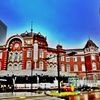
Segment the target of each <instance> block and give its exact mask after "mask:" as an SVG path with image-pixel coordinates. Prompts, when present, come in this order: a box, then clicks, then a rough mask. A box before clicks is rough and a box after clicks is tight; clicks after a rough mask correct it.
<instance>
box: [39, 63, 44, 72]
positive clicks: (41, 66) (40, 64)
mask: <svg viewBox="0 0 100 100" xmlns="http://www.w3.org/2000/svg"><path fill="white" fill-rule="evenodd" d="M39 68H40V69H42V70H43V61H40V63H39Z"/></svg>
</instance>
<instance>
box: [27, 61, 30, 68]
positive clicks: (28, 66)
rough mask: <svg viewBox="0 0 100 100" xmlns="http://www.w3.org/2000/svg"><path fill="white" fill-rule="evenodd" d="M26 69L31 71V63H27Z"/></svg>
mask: <svg viewBox="0 0 100 100" xmlns="http://www.w3.org/2000/svg"><path fill="white" fill-rule="evenodd" d="M26 69H31V61H27V63H26Z"/></svg>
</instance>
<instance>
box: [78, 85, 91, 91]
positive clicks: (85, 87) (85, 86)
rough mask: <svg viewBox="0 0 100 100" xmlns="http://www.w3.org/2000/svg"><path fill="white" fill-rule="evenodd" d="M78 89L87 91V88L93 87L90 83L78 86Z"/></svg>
mask: <svg viewBox="0 0 100 100" xmlns="http://www.w3.org/2000/svg"><path fill="white" fill-rule="evenodd" d="M77 90H79V91H87V90H91V87H90V86H88V85H83V86H81V85H80V86H78V87H77Z"/></svg>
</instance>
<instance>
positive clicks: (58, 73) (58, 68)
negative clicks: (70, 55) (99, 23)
mask: <svg viewBox="0 0 100 100" xmlns="http://www.w3.org/2000/svg"><path fill="white" fill-rule="evenodd" d="M54 57H56V56H54ZM54 57H51V58H49V57H48V58H44V59H43V60H49V59H52V58H54ZM59 57H60V55H59V48H57V65H58V67H57V76H58V93H60V79H59V77H60V62H59Z"/></svg>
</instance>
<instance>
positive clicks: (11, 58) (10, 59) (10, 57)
mask: <svg viewBox="0 0 100 100" xmlns="http://www.w3.org/2000/svg"><path fill="white" fill-rule="evenodd" d="M12 60H13V53H9V61H12Z"/></svg>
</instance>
